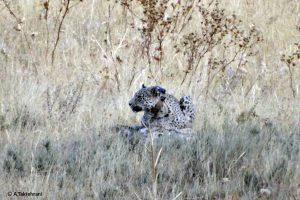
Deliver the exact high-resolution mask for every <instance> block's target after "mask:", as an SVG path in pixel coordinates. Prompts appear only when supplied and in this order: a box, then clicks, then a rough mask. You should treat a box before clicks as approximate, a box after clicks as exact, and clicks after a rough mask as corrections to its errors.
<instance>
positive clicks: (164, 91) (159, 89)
mask: <svg viewBox="0 0 300 200" xmlns="http://www.w3.org/2000/svg"><path fill="white" fill-rule="evenodd" d="M156 89H157V91H158V92H159V93H161V94H166V89H164V88H162V87H160V86H156Z"/></svg>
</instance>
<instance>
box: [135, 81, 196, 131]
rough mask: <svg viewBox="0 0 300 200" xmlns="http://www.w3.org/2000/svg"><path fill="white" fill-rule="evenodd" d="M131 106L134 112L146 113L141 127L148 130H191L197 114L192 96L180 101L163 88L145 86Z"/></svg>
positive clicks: (184, 97)
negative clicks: (154, 128) (156, 128)
mask: <svg viewBox="0 0 300 200" xmlns="http://www.w3.org/2000/svg"><path fill="white" fill-rule="evenodd" d="M129 106H130V108H131V110H132V111H133V112H142V111H143V112H144V115H143V117H142V120H141V125H142V127H147V128H152V127H158V128H164V129H169V130H170V129H184V128H191V127H192V125H193V122H194V119H195V113H196V111H195V107H194V104H193V102H192V98H191V97H190V96H183V97H181V98H180V100H178V99H177V98H176V97H175V96H173V95H171V94H168V93H167V92H166V90H165V89H164V88H162V87H161V86H149V87H147V86H145V85H144V84H143V85H142V88H140V89H139V90H138V91H137V92H136V93H135V94H134V96H133V98H132V99H131V100H130V101H129Z"/></svg>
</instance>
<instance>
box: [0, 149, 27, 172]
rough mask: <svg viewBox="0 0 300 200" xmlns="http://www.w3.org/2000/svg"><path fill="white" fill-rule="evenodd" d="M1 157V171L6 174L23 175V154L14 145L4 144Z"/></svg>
mask: <svg viewBox="0 0 300 200" xmlns="http://www.w3.org/2000/svg"><path fill="white" fill-rule="evenodd" d="M2 158H3V166H2V168H3V171H4V172H5V173H7V174H6V175H8V176H15V175H24V163H23V155H22V153H21V152H20V150H19V148H17V147H16V146H14V145H6V152H5V155H4V156H3V157H2Z"/></svg>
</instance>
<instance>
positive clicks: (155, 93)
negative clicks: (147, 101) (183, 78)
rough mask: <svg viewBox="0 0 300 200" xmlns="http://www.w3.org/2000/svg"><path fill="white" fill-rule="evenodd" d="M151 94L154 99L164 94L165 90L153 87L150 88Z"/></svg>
mask: <svg viewBox="0 0 300 200" xmlns="http://www.w3.org/2000/svg"><path fill="white" fill-rule="evenodd" d="M151 93H152V94H153V96H155V97H156V96H158V95H160V94H165V93H166V90H165V89H164V88H162V87H160V86H154V87H153V88H151Z"/></svg>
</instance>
